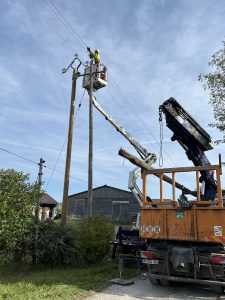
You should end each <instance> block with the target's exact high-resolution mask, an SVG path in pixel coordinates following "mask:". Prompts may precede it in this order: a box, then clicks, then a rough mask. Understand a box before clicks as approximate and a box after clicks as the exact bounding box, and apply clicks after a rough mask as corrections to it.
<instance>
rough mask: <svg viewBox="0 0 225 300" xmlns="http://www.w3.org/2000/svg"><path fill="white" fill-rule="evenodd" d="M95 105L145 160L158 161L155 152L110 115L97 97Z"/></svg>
mask: <svg viewBox="0 0 225 300" xmlns="http://www.w3.org/2000/svg"><path fill="white" fill-rule="evenodd" d="M92 101H93V105H94V106H95V108H97V110H98V111H99V112H100V113H101V114H102V115H103V116H104V117H105V118H106V120H107V121H109V122H110V123H111V124H112V125H113V126H114V127H115V128H116V130H117V131H119V132H120V133H121V134H122V135H123V136H124V137H125V138H126V139H127V140H128V141H129V142H130V143H131V145H132V146H133V147H134V148H135V149H136V151H137V152H138V153H139V154H140V156H141V158H142V159H143V160H145V161H146V160H147V162H148V163H149V164H150V165H151V164H153V163H155V162H156V155H155V154H153V153H149V152H148V151H147V150H146V149H145V148H143V147H142V146H141V145H140V144H139V143H138V141H136V140H135V139H134V138H133V137H132V136H131V134H130V133H129V132H128V131H126V130H125V129H124V128H123V127H122V126H121V125H119V124H118V123H117V122H116V121H115V120H114V119H113V118H112V117H111V116H110V115H108V114H107V113H106V112H105V111H104V109H103V108H102V107H101V106H100V105H99V103H98V102H97V100H96V98H95V97H93V98H92Z"/></svg>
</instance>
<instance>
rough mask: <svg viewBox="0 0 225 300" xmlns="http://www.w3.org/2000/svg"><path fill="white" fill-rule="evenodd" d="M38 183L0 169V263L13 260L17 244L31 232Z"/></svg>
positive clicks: (38, 194) (25, 175)
mask: <svg viewBox="0 0 225 300" xmlns="http://www.w3.org/2000/svg"><path fill="white" fill-rule="evenodd" d="M38 197H40V193H39V186H38V185H37V184H31V183H30V182H29V176H28V175H27V174H23V173H22V172H17V171H15V170H13V169H12V170H3V169H0V262H6V261H8V260H11V259H12V255H13V252H14V250H15V247H16V245H17V243H18V242H19V241H21V240H24V239H26V237H27V236H29V235H30V233H31V231H32V230H31V228H32V224H33V222H34V221H33V220H34V217H33V209H34V206H35V203H36V201H37V199H38Z"/></svg>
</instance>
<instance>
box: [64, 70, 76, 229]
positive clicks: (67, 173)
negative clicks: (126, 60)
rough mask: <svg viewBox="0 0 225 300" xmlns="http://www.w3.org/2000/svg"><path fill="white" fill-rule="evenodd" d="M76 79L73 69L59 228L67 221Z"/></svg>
mask: <svg viewBox="0 0 225 300" xmlns="http://www.w3.org/2000/svg"><path fill="white" fill-rule="evenodd" d="M77 77H78V72H77V70H76V69H73V75H72V91H71V102H70V118H69V129H68V141H67V153H66V167H65V177H64V189H63V203H62V218H61V226H64V225H65V224H66V219H67V208H68V192H69V179H70V164H71V154H72V143H73V126H74V112H75V96H76V81H77Z"/></svg>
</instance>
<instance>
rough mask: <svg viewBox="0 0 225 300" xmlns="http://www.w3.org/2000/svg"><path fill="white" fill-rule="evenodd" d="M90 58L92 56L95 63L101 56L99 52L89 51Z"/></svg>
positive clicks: (98, 61)
mask: <svg viewBox="0 0 225 300" xmlns="http://www.w3.org/2000/svg"><path fill="white" fill-rule="evenodd" d="M90 58H94V60H95V62H96V63H100V60H101V57H100V54H99V53H96V52H92V51H91V52H90Z"/></svg>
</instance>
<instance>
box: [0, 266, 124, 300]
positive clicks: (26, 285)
mask: <svg viewBox="0 0 225 300" xmlns="http://www.w3.org/2000/svg"><path fill="white" fill-rule="evenodd" d="M128 273H129V272H128ZM118 275H119V274H118V263H117V262H112V261H105V262H104V263H101V264H99V265H95V266H85V267H81V266H79V267H76V266H70V267H65V268H52V269H51V268H46V267H45V268H39V269H32V270H28V268H27V267H24V266H23V267H22V266H12V265H11V266H1V267H0V299H7V300H8V299H15V300H24V299H26V300H29V299H30V300H36V299H37V300H42V299H49V300H51V299H54V300H57V299H66V300H70V299H75V300H80V299H84V298H85V297H87V296H89V295H92V294H94V293H95V292H98V291H100V290H102V289H104V288H106V287H107V286H108V285H109V279H112V278H115V277H118Z"/></svg>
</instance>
